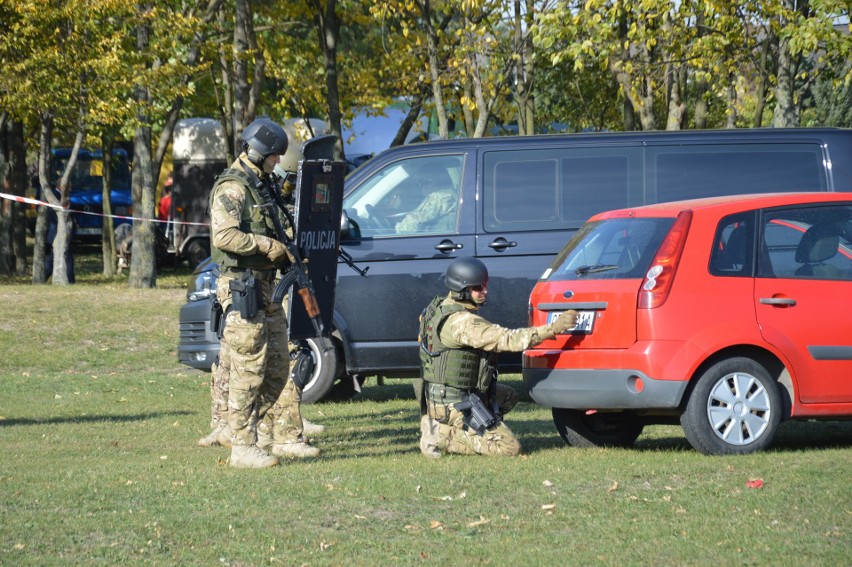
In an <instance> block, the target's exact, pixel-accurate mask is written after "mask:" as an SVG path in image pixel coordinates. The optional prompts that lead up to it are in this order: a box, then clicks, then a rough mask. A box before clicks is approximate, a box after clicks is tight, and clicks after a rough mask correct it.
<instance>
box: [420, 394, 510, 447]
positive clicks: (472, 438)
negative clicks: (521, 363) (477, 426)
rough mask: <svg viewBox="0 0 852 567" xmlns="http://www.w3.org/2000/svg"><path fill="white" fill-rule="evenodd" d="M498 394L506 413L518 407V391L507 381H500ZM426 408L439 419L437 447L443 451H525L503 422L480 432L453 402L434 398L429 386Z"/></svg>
mask: <svg viewBox="0 0 852 567" xmlns="http://www.w3.org/2000/svg"><path fill="white" fill-rule="evenodd" d="M496 397H497V403H498V404H499V406H500V409H501V411H502V412H503V413H504V414H506V413H508V412H509V411H510V410H511V409H512V408H514V407H515V405H516V404H517V401H518V394H517V392H515V390H513V389H512V388H510V387H509V386H504V385H503V384H497V392H496ZM426 408H427V412H428V414H429V417H430V418H431V419H433V420H435V421H437V422H438V427H437V437H438V439H437V446H438V449H440V450H442V451H446V452H447V453H458V454H461V455H487V456H501V457H514V456H517V455H519V454H520V453H521V443H520V442H519V441H518V440H517V438H515V435H514V433H512V431H511V430H510V429H509V427H508V426H507V425H506V424H505V423H503V422H502V421H500V423H498V424H497V425H495V426H494V427H491V428H490V429H488V430H487V431H486V432H485V435H478V434H477V433H476V432H475V431H472V430H469V429H468V428H467V427H466V426H465V424H464V414H462V412H460V411H459V410H457V409H456V408H455V407H454V405H453V404H452V403H441V400H435V399H433V398H432V396H431V393H430V392H429V391H428V388H427V403H426Z"/></svg>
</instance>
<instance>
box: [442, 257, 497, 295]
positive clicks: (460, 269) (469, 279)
mask: <svg viewBox="0 0 852 567" xmlns="http://www.w3.org/2000/svg"><path fill="white" fill-rule="evenodd" d="M487 281H488V268H486V267H485V264H483V263H482V262H480V261H479V260H477V259H476V258H457V259H455V260H453V261H452V262H450V265H449V266H448V267H447V277H446V284H447V287H448V288H450V290H451V291H455V292H462V291H464V290H465V289H467V288H469V287H476V286H478V285H482V284H484V283H486V282H487Z"/></svg>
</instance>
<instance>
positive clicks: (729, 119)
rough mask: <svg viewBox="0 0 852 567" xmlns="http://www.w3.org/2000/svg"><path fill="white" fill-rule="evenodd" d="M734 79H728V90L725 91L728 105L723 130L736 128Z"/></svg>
mask: <svg viewBox="0 0 852 567" xmlns="http://www.w3.org/2000/svg"><path fill="white" fill-rule="evenodd" d="M735 81H736V79H735V78H734V77H728V88H727V89H725V100H726V101H727V103H728V111H727V112H726V113H725V115H726V119H725V128H727V129H733V128H736V127H737V89H736V87H734V82H735Z"/></svg>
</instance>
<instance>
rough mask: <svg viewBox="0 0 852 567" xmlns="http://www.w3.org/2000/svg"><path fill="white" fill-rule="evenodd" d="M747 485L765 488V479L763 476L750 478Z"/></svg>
mask: <svg viewBox="0 0 852 567" xmlns="http://www.w3.org/2000/svg"><path fill="white" fill-rule="evenodd" d="M746 486H747V487H748V488H763V479H762V478H750V479H748V480H747V481H746Z"/></svg>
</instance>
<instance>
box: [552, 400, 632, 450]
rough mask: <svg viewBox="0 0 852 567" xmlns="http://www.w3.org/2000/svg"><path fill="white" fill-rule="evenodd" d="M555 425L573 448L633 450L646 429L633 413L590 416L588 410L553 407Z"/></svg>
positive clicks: (598, 413) (595, 414) (604, 413)
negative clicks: (625, 448) (620, 448)
mask: <svg viewBox="0 0 852 567" xmlns="http://www.w3.org/2000/svg"><path fill="white" fill-rule="evenodd" d="M553 423H554V425H556V431H558V432H559V436H560V437H562V440H563V441H565V442H566V443H568V444H569V445H571V446H573V447H631V446H633V443H634V442H635V441H636V439H638V438H639V435H641V434H642V429H643V428H644V426H643V424H642V422H641V421H640V420H639V418H638V416H637V415H636V414H635V413H633V412H630V411H624V412H597V413H593V414H591V415H587V413H586V411H585V410H575V409H565V408H553Z"/></svg>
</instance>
